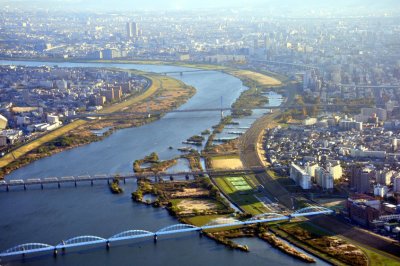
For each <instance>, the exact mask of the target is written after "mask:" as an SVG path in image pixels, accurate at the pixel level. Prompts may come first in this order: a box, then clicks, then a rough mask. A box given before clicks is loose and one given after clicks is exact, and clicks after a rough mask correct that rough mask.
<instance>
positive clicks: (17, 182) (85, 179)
mask: <svg viewBox="0 0 400 266" xmlns="http://www.w3.org/2000/svg"><path fill="white" fill-rule="evenodd" d="M283 168H286V167H278V168H276V167H270V168H262V167H260V168H252V169H243V170H229V171H228V170H227V171H211V170H209V171H188V172H186V171H183V172H174V173H166V172H159V173H154V172H143V173H125V174H120V173H117V174H111V175H105V174H95V175H80V176H77V177H74V176H63V177H45V178H28V179H26V180H23V179H12V180H9V181H6V180H0V187H5V188H6V190H7V191H10V187H23V188H24V189H25V190H26V189H28V187H29V186H33V185H40V186H41V189H44V185H46V184H57V185H58V188H61V184H64V183H72V184H74V185H75V187H76V186H77V185H78V183H90V184H91V185H93V184H94V182H95V181H107V183H108V184H109V183H110V181H112V180H113V179H114V178H118V179H119V180H121V181H123V182H124V183H125V182H126V179H137V178H146V177H147V178H155V180H156V181H157V180H160V179H161V178H163V177H164V178H169V179H170V180H174V179H175V178H176V177H178V176H184V177H186V179H189V177H190V176H202V175H214V176H215V175H226V174H232V175H240V174H251V173H261V172H265V171H266V170H274V169H283Z"/></svg>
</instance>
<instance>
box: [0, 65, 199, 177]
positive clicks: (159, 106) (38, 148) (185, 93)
mask: <svg viewBox="0 0 400 266" xmlns="http://www.w3.org/2000/svg"><path fill="white" fill-rule="evenodd" d="M121 71H122V70H121ZM124 71H126V70H124ZM133 72H134V73H136V72H135V71H133ZM142 73H143V72H142ZM142 75H143V76H144V77H145V78H147V79H148V80H149V86H148V88H147V89H146V90H145V91H144V92H143V93H142V94H140V95H137V96H132V97H130V98H127V99H124V101H122V102H119V103H117V104H114V105H111V106H107V107H105V108H104V109H103V110H102V112H104V113H107V114H112V113H117V112H121V111H131V110H135V111H137V112H146V111H147V106H148V105H147V104H149V108H150V111H165V112H167V111H169V110H173V109H175V108H177V107H178V106H180V105H182V104H183V103H185V102H186V101H187V100H188V99H189V98H190V97H192V96H193V95H194V94H195V93H196V89H195V88H194V87H191V86H188V85H186V84H184V83H183V82H181V81H179V80H176V79H173V78H171V77H168V76H165V75H160V74H156V73H146V74H142ZM162 116H163V115H162V114H160V115H156V116H152V117H143V116H140V115H131V116H117V115H116V116H107V117H104V118H103V119H85V120H77V121H75V122H72V123H70V124H67V125H65V126H63V127H61V128H59V129H56V130H55V131H53V132H51V133H49V134H47V135H45V136H43V137H40V138H39V139H37V140H34V141H32V142H30V143H28V144H26V145H23V146H21V147H19V148H17V149H16V150H14V151H13V152H12V153H9V154H6V155H5V156H4V157H2V158H0V167H1V169H0V178H3V177H4V176H5V175H7V174H9V173H11V172H12V171H14V170H16V169H18V168H20V167H22V166H25V165H28V164H30V163H31V162H34V161H36V160H38V159H41V158H44V157H48V156H51V155H53V154H55V153H59V152H62V151H65V150H69V149H73V148H76V147H79V146H82V145H86V144H89V143H91V142H95V141H99V140H102V139H104V138H106V137H107V136H109V135H110V134H112V133H113V132H114V131H115V130H118V129H122V128H128V127H137V126H141V125H144V124H147V123H150V122H152V121H155V120H157V119H159V118H161V117H162ZM102 128H110V129H109V130H108V131H107V132H106V133H104V134H102V135H101V136H97V135H96V134H94V133H93V132H92V130H93V129H102Z"/></svg>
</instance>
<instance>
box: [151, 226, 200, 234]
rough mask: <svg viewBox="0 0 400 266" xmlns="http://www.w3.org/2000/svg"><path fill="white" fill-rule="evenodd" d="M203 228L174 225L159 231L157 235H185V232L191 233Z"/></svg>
mask: <svg viewBox="0 0 400 266" xmlns="http://www.w3.org/2000/svg"><path fill="white" fill-rule="evenodd" d="M199 230H201V227H197V226H195V225H191V224H174V225H170V226H167V227H164V228H161V229H160V230H158V231H157V232H156V233H155V235H167V234H174V233H183V232H191V231H199Z"/></svg>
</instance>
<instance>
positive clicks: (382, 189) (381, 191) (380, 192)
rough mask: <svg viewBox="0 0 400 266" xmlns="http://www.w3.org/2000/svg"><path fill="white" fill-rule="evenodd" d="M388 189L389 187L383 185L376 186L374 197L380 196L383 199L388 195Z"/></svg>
mask: <svg viewBox="0 0 400 266" xmlns="http://www.w3.org/2000/svg"><path fill="white" fill-rule="evenodd" d="M388 190H389V189H388V187H387V186H383V185H380V184H378V185H374V195H375V196H379V197H381V198H383V197H385V196H386V194H387V193H388Z"/></svg>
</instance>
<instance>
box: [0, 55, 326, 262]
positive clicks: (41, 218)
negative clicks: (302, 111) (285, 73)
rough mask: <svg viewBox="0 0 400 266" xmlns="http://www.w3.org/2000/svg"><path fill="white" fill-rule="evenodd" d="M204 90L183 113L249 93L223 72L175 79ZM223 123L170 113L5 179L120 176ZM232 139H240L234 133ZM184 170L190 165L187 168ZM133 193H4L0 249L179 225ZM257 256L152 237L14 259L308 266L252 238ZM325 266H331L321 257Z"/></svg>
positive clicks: (215, 116)
mask: <svg viewBox="0 0 400 266" xmlns="http://www.w3.org/2000/svg"><path fill="white" fill-rule="evenodd" d="M0 64H1V65H7V64H13V65H17V64H18V65H29V66H40V65H58V66H60V67H86V66H90V67H117V68H123V69H139V70H145V71H152V72H168V71H184V70H187V68H184V67H177V66H164V65H162V66H158V65H137V64H108V63H98V64H93V63H43V62H22V61H21V62H18V61H0ZM171 76H173V77H174V78H177V79H180V80H182V81H183V82H184V83H186V84H188V85H192V86H194V87H196V89H197V93H196V95H195V96H193V97H192V98H191V99H189V100H188V101H187V102H186V103H185V104H183V105H182V106H181V107H179V108H180V109H196V108H215V107H220V97H221V96H222V97H223V103H224V105H223V106H224V107H228V106H230V105H231V104H232V103H233V102H234V101H235V99H237V98H238V97H239V95H240V93H241V92H242V91H243V90H244V89H245V88H244V87H242V84H241V81H240V80H239V79H237V78H235V77H233V76H230V75H228V74H224V73H221V72H217V71H209V72H194V73H184V74H183V75H182V76H180V75H179V74H178V75H171ZM269 96H270V98H271V101H270V104H271V105H279V104H280V102H281V100H282V99H281V98H280V96H279V95H277V94H275V93H271V94H270V95H269ZM263 112H265V111H256V112H255V113H254V115H253V116H252V117H248V118H244V119H238V120H237V121H239V122H240V125H237V126H230V128H229V129H226V130H224V132H223V133H222V134H221V136H220V138H224V137H227V135H229V132H230V131H235V132H236V131H240V130H245V128H246V127H248V126H250V125H251V123H252V122H253V121H254V120H255V119H256V118H257V117H259V116H260V115H262V113H263ZM219 120H220V114H219V113H218V112H202V113H169V114H167V115H165V116H164V117H163V118H162V119H160V120H158V121H155V122H153V123H150V124H147V125H144V126H141V127H138V128H128V129H122V130H118V131H116V132H114V133H113V134H112V135H110V136H109V137H107V138H105V139H104V140H102V141H99V142H94V143H91V144H88V145H85V146H82V147H78V148H76V149H72V150H68V151H64V152H61V153H58V154H55V155H53V156H51V157H47V158H44V159H41V160H38V161H36V162H34V163H32V164H30V165H28V166H25V167H22V168H20V169H18V170H16V171H14V172H12V173H11V174H10V175H8V176H6V177H5V179H6V180H9V179H15V178H22V179H27V178H44V177H61V176H78V175H85V174H90V175H94V174H112V173H127V172H131V171H132V163H133V161H134V160H136V159H140V158H142V157H144V156H145V155H148V154H150V153H151V152H157V153H158V154H159V156H160V158H161V159H170V158H172V157H175V156H179V155H180V154H181V153H180V152H179V151H177V150H176V149H173V150H170V149H169V147H170V146H172V147H175V148H177V147H181V146H184V145H182V144H181V143H182V141H183V140H186V139H187V138H189V137H190V136H193V135H196V134H200V133H201V132H202V131H203V130H205V129H210V130H211V129H212V128H211V127H212V125H215V124H217V123H218V122H219ZM231 137H232V136H231ZM183 167H184V168H185V167H187V166H185V165H184V166H183ZM122 187H123V188H124V190H125V193H123V194H120V195H114V194H111V193H110V191H109V189H108V187H107V186H106V185H105V184H99V183H97V184H95V185H94V186H93V187H92V186H90V184H78V187H77V188H75V187H73V186H68V185H63V187H62V188H61V189H58V188H57V186H56V185H55V186H51V185H48V186H47V187H45V189H44V190H43V191H42V190H40V188H38V187H37V188H28V190H27V191H24V190H23V189H21V188H12V190H14V191H12V192H9V193H7V192H4V191H1V192H0V208H1V210H2V217H1V219H0V240H1V241H0V250H1V251H3V250H5V249H7V248H10V247H13V246H16V245H18V244H22V243H29V242H39V243H47V244H51V245H55V244H58V243H59V242H60V241H61V240H66V239H69V238H72V237H75V236H79V235H95V236H100V237H104V238H107V237H110V236H112V235H114V234H117V233H119V232H122V231H125V230H129V229H143V230H148V231H153V232H154V231H157V230H158V229H160V228H163V227H165V226H168V225H172V224H176V223H178V222H177V220H176V219H175V218H173V217H171V216H169V214H168V213H167V212H166V211H165V210H164V209H154V208H152V207H148V206H146V205H142V204H138V203H135V202H132V200H131V199H130V192H132V191H134V190H135V189H136V183H135V182H134V181H128V182H127V184H125V185H122ZM246 243H247V244H248V246H249V247H250V250H251V252H250V253H245V252H240V251H235V250H231V249H229V248H226V247H225V246H223V245H219V244H217V243H216V242H214V241H213V240H210V239H208V238H206V237H203V238H199V236H198V235H197V234H195V233H191V234H183V235H173V236H170V237H161V238H160V239H159V241H158V243H157V244H154V243H153V241H151V240H146V241H141V242H138V241H136V242H133V243H132V244H131V245H129V246H119V247H111V249H110V250H109V251H106V249H105V248H97V249H92V250H85V251H74V252H69V253H68V251H67V253H68V254H66V255H59V256H58V257H57V258H53V257H52V256H43V257H37V258H26V259H24V260H22V261H21V260H17V261H12V262H11V263H12V264H20V263H22V264H24V263H28V264H33V265H110V264H115V265H132V264H136V265H144V264H146V265H189V264H190V265H204V264H219V265H243V264H246V265H247V264H254V265H261V264H262V265H265V264H267V265H276V264H278V263H282V264H285V265H294V264H296V265H297V264H303V263H302V262H300V261H298V260H295V259H293V258H291V257H289V256H287V255H285V254H283V253H281V252H280V251H278V250H276V249H273V248H271V247H270V246H269V244H267V243H264V242H262V241H260V240H257V239H253V240H246ZM317 264H318V265H325V263H324V262H322V261H320V260H318V262H317Z"/></svg>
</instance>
